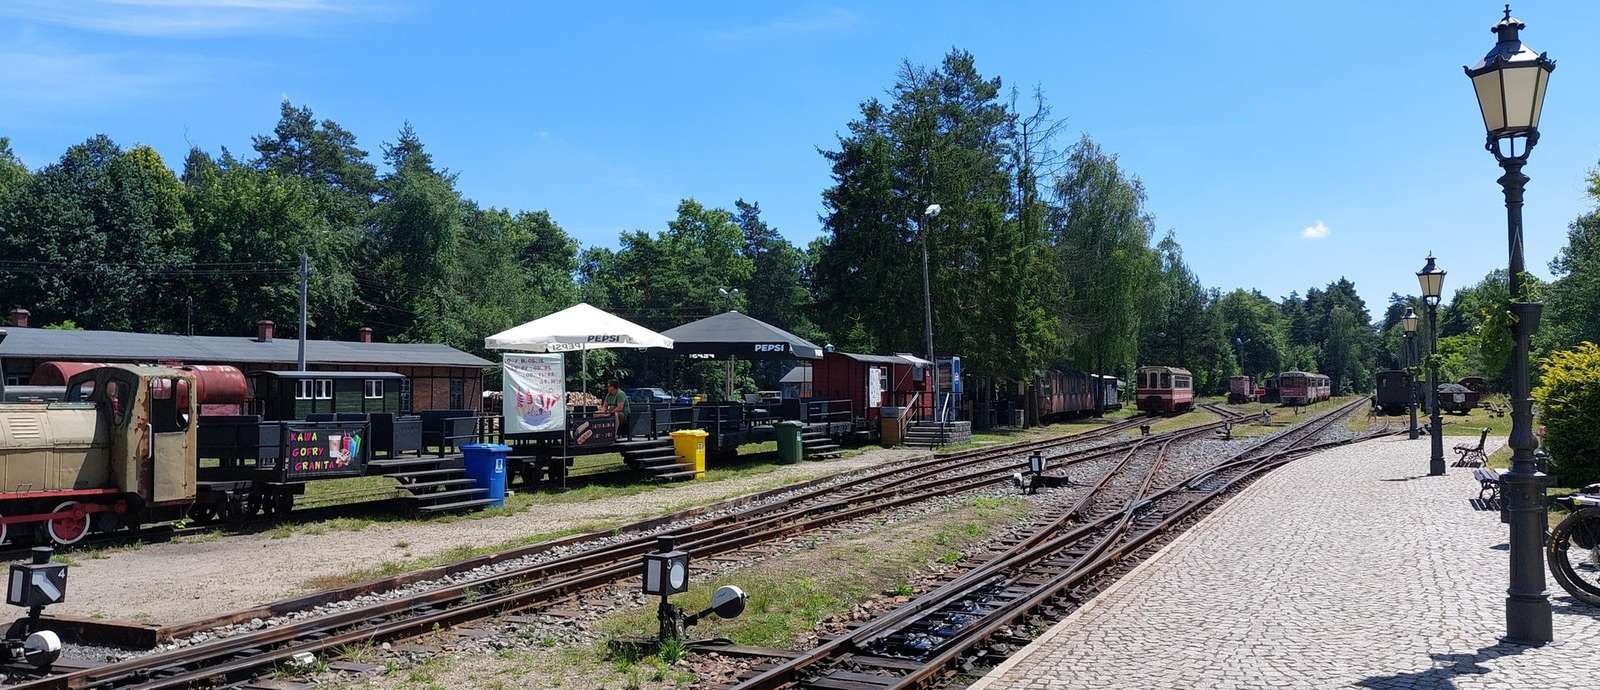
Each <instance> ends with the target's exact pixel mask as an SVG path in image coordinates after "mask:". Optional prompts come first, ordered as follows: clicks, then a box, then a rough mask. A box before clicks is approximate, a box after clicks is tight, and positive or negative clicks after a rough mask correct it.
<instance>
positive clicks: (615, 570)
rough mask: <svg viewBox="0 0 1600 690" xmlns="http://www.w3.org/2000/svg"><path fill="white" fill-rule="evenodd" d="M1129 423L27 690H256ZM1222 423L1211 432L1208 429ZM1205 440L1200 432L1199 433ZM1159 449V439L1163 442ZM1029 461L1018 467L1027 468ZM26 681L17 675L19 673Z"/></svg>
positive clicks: (803, 497) (903, 500)
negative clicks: (657, 545) (320, 664)
mask: <svg viewBox="0 0 1600 690" xmlns="http://www.w3.org/2000/svg"><path fill="white" fill-rule="evenodd" d="M1140 421H1142V420H1140V419H1137V418H1135V419H1129V420H1124V421H1122V422H1118V423H1116V424H1111V425H1106V426H1104V427H1100V428H1098V429H1095V430H1093V431H1090V432H1086V433H1083V434H1075V435H1071V436H1063V437H1058V438H1051V439H1043V440H1039V441H1028V442H1021V443H1014V444H1008V445H1006V446H1003V447H999V448H992V449H983V450H973V451H965V452H959V453H950V454H945V455H940V456H936V457H934V458H931V459H928V460H922V461H918V462H913V463H908V464H904V465H900V466H897V467H894V468H889V469H885V470H880V471H877V472H871V473H866V474H863V475H861V476H858V477H853V478H850V479H848V480H844V481H841V482H837V483H833V484H831V485H827V486H821V487H817V488H813V489H808V490H805V491H801V492H797V493H796V494H794V495H792V496H790V497H788V498H787V499H786V500H783V501H779V502H777V503H774V504H771V505H763V506H756V507H751V508H747V509H743V510H739V511H737V512H733V513H730V514H727V515H723V516H720V517H715V518H708V519H704V520H701V521H698V522H695V523H693V524H690V525H687V526H682V527H678V528H674V529H670V530H667V531H664V532H659V533H656V534H648V535H641V536H638V537H636V538H630V539H626V540H623V541H620V542H616V543H613V544H610V545H607V546H603V547H597V548H592V549H589V550H586V551H581V552H578V553H574V554H570V555H567V556H563V557H559V558H553V559H550V560H547V561H544V562H537V563H531V564H528V565H526V566H523V567H517V568H515V569H512V570H509V571H506V572H501V573H499V574H495V575H492V576H488V577H484V578H478V579H474V580H472V581H470V582H465V583H459V584H453V585H446V586H440V587H438V588H436V589H431V590H427V591H422V592H419V593H415V594H409V595H406V596H403V597H397V598H394V599H391V600H387V601H382V602H379V603H375V604H370V605H366V606H363V607H360V608H355V609H349V610H345V611H340V612H336V613H332V614H329V615H325V616H319V617H312V618H306V619H303V620H299V621H291V622H288V623H286V624H284V625H279V626H274V627H269V628H266V629H263V630H257V631H251V632H245V633H242V634H238V635H235V636H232V637H225V638H220V639H213V640H211V641H208V642H203V643H199V644H194V645H190V646H186V647H181V648H179V649H175V650H171V651H167V652H161V653H156V654H150V655H146V656H141V657H136V658H132V659H128V660H125V661H121V662H115V663H111V664H106V665H102V666H97V667H93V668H88V669H81V670H74V671H71V672H68V673H63V674H59V675H53V676H47V677H43V678H37V679H34V680H31V681H28V682H25V683H22V684H19V685H14V686H12V687H26V688H129V687H137V688H177V687H199V686H204V687H216V686H227V685H229V684H236V683H243V682H248V681H250V680H251V679H253V678H256V677H257V676H259V675H261V674H262V673H265V672H270V671H271V670H272V669H274V668H276V667H278V666H279V665H281V664H284V663H285V662H287V661H289V660H290V659H293V658H295V657H296V655H299V654H302V653H311V654H314V655H319V656H326V655H330V654H331V655H334V656H336V655H337V653H338V650H340V649H341V648H343V647H345V646H346V645H359V644H364V643H369V642H377V641H389V640H400V639H405V638H409V637H414V636H417V635H421V634H425V633H428V632H432V631H435V630H438V629H440V628H441V627H448V626H452V625H456V624H460V623H464V622H467V621H472V620H477V619H483V618H488V617H493V616H496V615H501V614H509V613H516V612H519V611H524V610H528V609H533V608H538V607H541V606H547V605H550V604H552V603H555V602H558V601H560V600H563V599H565V598H567V597H570V596H572V595H575V594H577V593H580V592H582V591H585V590H589V589H596V588H600V587H605V586H607V585H610V584H612V583H613V582H616V581H618V580H622V579H626V578H631V577H636V576H637V574H638V572H639V567H640V566H639V561H640V559H639V557H640V555H642V554H643V553H645V552H647V551H649V550H651V549H653V548H654V541H655V537H656V536H659V535H660V534H672V535H674V536H676V537H677V539H678V542H679V547H680V548H682V549H684V550H686V551H689V552H690V553H691V554H694V555H695V556H697V557H703V556H709V555H714V554H720V553H727V552H731V551H735V550H738V549H741V548H745V547H748V546H750V545H753V544H759V543H763V542H769V541H773V540H778V539H782V538H784V537H787V536H791V535H794V534H799V533H803V532H807V531H811V530H816V529H820V528H823V527H825V526H828V525H832V524H837V523H840V522H844V521H847V520H851V519H855V518H859V517H862V516H865V515H870V514H873V513H879V512H883V511H886V510H891V509H893V508H896V507H900V506H904V505H910V504H913V503H916V502H919V501H926V500H930V499H934V498H938V497H941V496H949V495H954V494H959V493H962V492H965V491H971V490H974V489H979V488H983V487H986V486H991V485H994V484H997V483H1000V482H1005V481H1009V478H1010V474H1011V472H1013V471H1015V470H1016V469H1019V468H1022V467H1025V466H1026V464H1027V461H1026V459H1025V457H1021V456H1023V455H1024V454H1028V453H1032V452H1035V451H1039V452H1044V451H1048V450H1051V449H1056V448H1060V447H1063V446H1078V445H1082V444H1092V443H1095V442H1097V441H1102V440H1103V439H1105V438H1106V437H1111V436H1115V435H1116V434H1119V433H1121V432H1122V431H1124V430H1126V429H1128V428H1131V427H1133V426H1135V425H1137V424H1138V423H1140ZM1216 424H1217V423H1215V422H1214V423H1211V424H1207V425H1202V427H1199V429H1201V430H1205V429H1210V428H1214V427H1215V426H1216ZM1187 433H1195V432H1187ZM1151 438H1159V437H1151ZM1147 442H1148V440H1147V439H1124V440H1115V441H1109V442H1105V443H1103V444H1102V445H1097V446H1092V447H1088V448H1084V449H1081V450H1076V451H1072V452H1067V453H1064V454H1063V455H1061V456H1059V458H1058V459H1057V460H1056V464H1055V469H1056V471H1060V470H1061V469H1063V468H1070V467H1073V466H1075V465H1078V464H1081V463H1086V462H1091V461H1094V460H1098V459H1101V458H1106V457H1111V456H1113V455H1115V454H1118V453H1122V452H1126V449H1127V448H1129V447H1133V446H1137V445H1140V444H1144V443H1147ZM1019 457H1020V458H1021V459H1018V458H1019ZM11 670H17V669H11Z"/></svg>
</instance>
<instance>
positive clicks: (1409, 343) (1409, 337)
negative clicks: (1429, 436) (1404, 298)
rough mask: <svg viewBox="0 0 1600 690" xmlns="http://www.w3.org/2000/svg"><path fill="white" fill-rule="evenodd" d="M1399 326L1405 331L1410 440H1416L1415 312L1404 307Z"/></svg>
mask: <svg viewBox="0 0 1600 690" xmlns="http://www.w3.org/2000/svg"><path fill="white" fill-rule="evenodd" d="M1400 325H1401V326H1404V327H1405V330H1406V390H1407V392H1408V393H1409V394H1410V397H1411V401H1410V405H1409V407H1410V408H1411V440H1413V441H1415V440H1417V372H1416V366H1417V349H1416V348H1417V342H1416V340H1417V310H1415V309H1412V308H1411V307H1406V315H1405V316H1402V317H1400Z"/></svg>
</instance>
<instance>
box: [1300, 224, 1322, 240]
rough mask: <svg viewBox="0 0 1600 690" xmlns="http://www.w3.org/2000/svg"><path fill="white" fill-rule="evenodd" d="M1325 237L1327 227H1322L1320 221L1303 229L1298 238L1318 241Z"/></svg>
mask: <svg viewBox="0 0 1600 690" xmlns="http://www.w3.org/2000/svg"><path fill="white" fill-rule="evenodd" d="M1327 236H1328V226H1327V225H1324V224H1323V222H1322V221H1320V220H1319V221H1317V222H1316V223H1313V224H1311V225H1308V226H1306V228H1305V229H1303V230H1301V231H1300V237H1301V238H1303V239H1308V240H1320V239H1322V238H1324V237H1327Z"/></svg>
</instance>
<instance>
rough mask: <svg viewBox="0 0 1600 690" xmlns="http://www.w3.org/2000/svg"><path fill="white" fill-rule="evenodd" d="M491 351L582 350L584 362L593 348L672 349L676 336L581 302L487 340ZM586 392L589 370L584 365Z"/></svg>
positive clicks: (485, 339)
mask: <svg viewBox="0 0 1600 690" xmlns="http://www.w3.org/2000/svg"><path fill="white" fill-rule="evenodd" d="M483 346H484V347H486V348H489V349H491V350H514V351H518V352H582V353H583V359H584V363H585V364H587V362H588V352H589V350H592V349H604V348H614V347H631V348H639V349H642V348H648V347H664V348H668V349H671V348H672V339H671V338H668V337H666V336H664V335H661V334H660V333H657V332H655V331H652V330H650V329H648V328H645V327H644V326H640V325H639V324H636V323H634V322H632V321H629V320H627V319H624V318H622V317H619V316H615V315H613V314H610V313H607V312H605V311H602V310H600V309H596V308H595V307H592V306H589V305H588V304H585V303H582V302H580V303H578V304H575V305H573V306H571V307H567V308H566V309H562V310H561V311H558V312H555V313H554V314H548V315H545V316H541V317H539V318H537V319H534V320H532V321H529V322H527V323H525V324H522V325H521V326H514V327H512V328H508V329H506V330H504V331H501V332H499V333H496V334H494V335H491V336H489V337H487V338H484V339H483ZM583 387H584V392H588V388H589V369H588V367H587V366H585V367H584V368H583Z"/></svg>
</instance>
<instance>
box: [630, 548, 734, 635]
mask: <svg viewBox="0 0 1600 690" xmlns="http://www.w3.org/2000/svg"><path fill="white" fill-rule="evenodd" d="M687 591H689V554H688V553H687V552H684V551H680V550H678V545H677V540H676V539H675V538H673V537H670V536H667V537H659V538H657V539H656V550H655V552H654V553H647V554H645V555H644V593H645V594H648V595H655V596H659V597H661V605H660V607H659V608H657V609H656V618H657V620H658V622H660V624H661V628H660V632H659V634H658V637H657V642H658V643H659V642H665V641H667V640H681V639H683V631H684V629H685V628H688V627H689V626H691V625H694V624H695V623H698V622H700V621H701V620H702V619H704V618H705V617H706V616H712V615H715V616H716V617H718V618H735V617H737V616H738V615H739V614H741V613H744V605H745V602H746V601H748V600H749V598H750V597H749V595H747V594H745V593H744V590H742V589H739V588H738V587H734V586H732V585H728V586H724V587H718V588H717V591H716V592H713V593H712V594H711V606H709V607H707V608H706V609H705V610H704V611H700V612H698V613H691V614H688V615H684V613H683V609H680V608H678V607H677V606H674V605H673V604H672V602H671V601H670V600H669V597H671V596H672V595H674V594H681V593H683V592H687Z"/></svg>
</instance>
